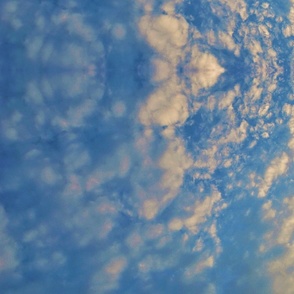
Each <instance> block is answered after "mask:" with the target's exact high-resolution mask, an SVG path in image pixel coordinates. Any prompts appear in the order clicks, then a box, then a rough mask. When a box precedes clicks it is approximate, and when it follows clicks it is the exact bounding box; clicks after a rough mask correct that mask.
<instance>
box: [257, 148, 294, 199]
mask: <svg viewBox="0 0 294 294" xmlns="http://www.w3.org/2000/svg"><path fill="white" fill-rule="evenodd" d="M289 162H290V159H289V156H288V155H287V153H285V152H284V153H283V154H282V155H281V156H279V157H277V158H275V159H274V160H273V161H272V162H271V163H270V165H269V166H268V168H267V169H266V171H265V174H264V179H263V181H262V183H261V185H260V187H259V192H258V197H265V196H266V195H267V192H268V190H269V189H270V187H271V186H272V184H273V182H274V181H275V180H276V179H277V178H278V177H279V176H281V175H283V174H284V173H285V172H286V171H287V169H288V165H289Z"/></svg>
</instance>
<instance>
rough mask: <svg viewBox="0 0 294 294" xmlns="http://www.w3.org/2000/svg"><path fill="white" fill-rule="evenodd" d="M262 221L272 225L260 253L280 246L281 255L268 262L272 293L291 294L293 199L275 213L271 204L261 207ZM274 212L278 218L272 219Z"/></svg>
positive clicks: (289, 198)
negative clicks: (262, 210)
mask: <svg viewBox="0 0 294 294" xmlns="http://www.w3.org/2000/svg"><path fill="white" fill-rule="evenodd" d="M263 209H264V219H265V220H268V221H270V222H271V223H272V224H273V227H272V230H271V231H270V232H269V233H268V234H266V235H265V237H264V239H265V240H264V241H265V244H263V246H262V247H261V251H266V250H269V249H270V248H272V247H275V246H282V247H283V249H284V250H283V253H282V254H281V255H280V256H278V257H274V258H273V259H272V260H270V261H269V262H268V268H267V269H268V273H269V275H270V276H271V279H272V281H273V292H274V293H277V294H279V293H287V294H291V293H293V285H294V275H293V274H294V271H293V264H294V243H293V236H294V214H293V211H294V197H293V196H292V197H288V198H285V199H284V201H283V204H282V207H281V208H280V209H279V210H278V211H275V210H274V209H273V208H272V203H271V202H267V203H265V204H264V206H263ZM273 212H274V213H275V214H276V212H277V213H278V215H279V218H277V217H276V218H273V217H274V214H273Z"/></svg>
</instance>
